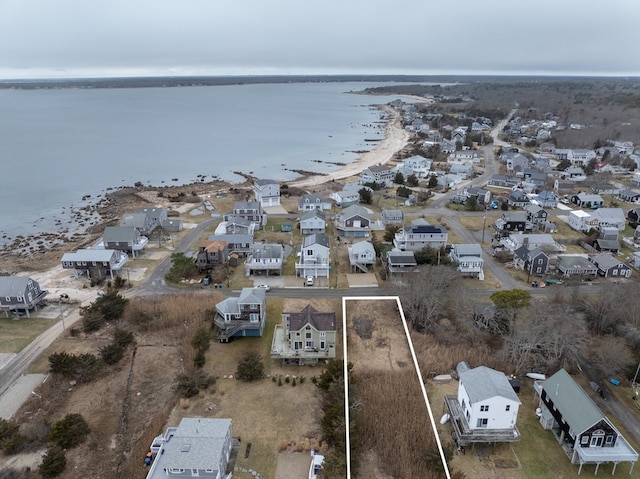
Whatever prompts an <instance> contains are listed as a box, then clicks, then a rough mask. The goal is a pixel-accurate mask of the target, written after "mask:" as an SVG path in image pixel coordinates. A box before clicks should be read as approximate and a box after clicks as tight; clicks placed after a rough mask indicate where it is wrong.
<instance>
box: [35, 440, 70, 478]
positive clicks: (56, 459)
mask: <svg viewBox="0 0 640 479" xmlns="http://www.w3.org/2000/svg"><path fill="white" fill-rule="evenodd" d="M66 466H67V458H66V457H64V452H63V451H62V449H60V448H59V447H53V448H49V449H47V452H46V453H45V455H44V457H43V458H42V463H41V464H40V466H39V467H38V469H39V470H40V474H42V476H43V477H56V476H59V475H60V474H61V473H62V471H64V468H65V467H66Z"/></svg>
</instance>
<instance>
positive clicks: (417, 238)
mask: <svg viewBox="0 0 640 479" xmlns="http://www.w3.org/2000/svg"><path fill="white" fill-rule="evenodd" d="M447 238H448V233H447V230H446V228H444V226H434V225H430V224H429V223H427V222H426V221H425V220H424V219H422V218H418V219H415V220H413V221H412V222H411V226H408V227H406V228H403V229H401V230H400V231H398V232H397V233H396V234H395V236H394V238H393V246H394V248H396V249H399V250H402V251H418V250H420V249H422V248H424V247H426V246H428V247H430V248H434V249H440V248H443V247H444V246H445V245H446V244H447Z"/></svg>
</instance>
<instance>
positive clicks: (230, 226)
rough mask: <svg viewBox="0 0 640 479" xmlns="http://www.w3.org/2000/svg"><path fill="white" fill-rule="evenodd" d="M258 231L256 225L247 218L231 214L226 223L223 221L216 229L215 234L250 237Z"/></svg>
mask: <svg viewBox="0 0 640 479" xmlns="http://www.w3.org/2000/svg"><path fill="white" fill-rule="evenodd" d="M255 229H256V223H253V222H251V221H249V220H248V219H246V218H243V217H241V216H237V215H234V214H231V215H229V216H227V218H226V220H225V221H221V222H220V224H219V225H218V226H217V227H216V231H215V234H217V235H250V236H253V233H254V232H255Z"/></svg>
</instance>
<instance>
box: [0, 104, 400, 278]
mask: <svg viewBox="0 0 640 479" xmlns="http://www.w3.org/2000/svg"><path fill="white" fill-rule="evenodd" d="M379 108H380V109H381V110H383V111H384V112H385V114H386V116H387V118H386V125H385V138H384V139H381V140H380V141H379V142H377V144H376V145H375V148H374V149H372V150H369V151H363V152H361V155H360V157H359V158H358V159H357V160H356V161H354V162H352V163H331V164H334V165H338V166H340V168H339V169H338V170H336V171H333V172H330V173H318V172H311V171H304V170H297V169H292V170H289V171H294V172H295V173H298V174H299V175H300V178H299V179H297V180H294V181H291V182H288V184H289V186H291V187H297V188H303V189H304V188H313V187H314V186H318V185H321V184H323V183H328V182H332V181H336V180H341V179H345V178H350V177H353V176H356V175H358V174H359V173H360V172H361V171H362V170H363V169H364V168H366V167H367V166H372V165H376V164H383V163H387V162H388V161H389V160H390V159H391V158H392V157H393V156H394V155H395V154H396V153H397V152H398V151H400V150H402V149H403V148H404V147H405V146H406V145H407V144H408V141H409V134H408V133H407V132H406V131H405V130H404V128H403V126H402V121H401V116H400V114H399V112H398V111H397V110H395V109H394V108H392V107H390V106H388V105H380V106H379ZM242 177H243V178H245V180H246V181H245V182H243V183H238V184H236V183H228V182H224V181H222V180H219V179H214V180H212V181H210V182H204V181H198V182H194V183H190V184H184V185H180V186H162V187H151V186H146V187H145V186H142V185H138V186H131V187H121V188H118V189H112V190H110V191H108V192H107V193H106V194H105V195H104V196H103V197H102V198H100V199H99V200H97V201H96V202H93V203H90V204H87V205H85V206H82V207H75V208H70V209H69V210H68V211H67V214H68V216H69V217H70V218H71V219H72V221H73V223H75V224H76V225H77V228H75V229H74V228H72V227H63V225H62V220H56V225H57V226H60V230H59V231H57V232H43V233H39V234H36V235H32V236H17V237H16V238H14V239H13V240H12V241H11V243H9V244H8V245H7V246H5V247H3V248H2V250H1V251H0V274H15V273H20V272H31V271H44V270H47V269H50V268H52V267H54V266H57V265H58V264H59V261H60V257H61V256H62V254H63V253H64V252H66V251H74V250H76V249H78V248H86V247H90V246H91V245H93V244H95V242H96V241H97V240H98V239H99V238H100V236H101V235H102V232H103V231H104V228H105V227H106V226H112V225H116V224H118V223H119V221H120V218H121V217H122V215H123V214H124V213H127V212H131V211H135V210H136V209H138V208H142V207H146V206H155V204H154V203H153V202H151V201H150V200H149V199H148V198H145V193H148V192H158V193H159V194H160V196H163V197H165V198H166V197H170V196H176V197H177V196H178V195H181V194H182V199H183V201H184V202H190V201H189V198H190V197H192V196H193V194H194V193H195V194H196V195H199V194H203V193H210V192H211V191H220V192H228V191H230V190H231V189H235V188H251V186H252V184H253V180H255V178H253V177H252V176H251V175H247V174H244V173H243V174H242ZM83 199H84V200H90V199H91V197H90V196H88V195H87V196H85V198H83ZM72 221H69V223H71V222H72ZM5 239H6V237H5Z"/></svg>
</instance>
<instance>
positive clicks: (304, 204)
mask: <svg viewBox="0 0 640 479" xmlns="http://www.w3.org/2000/svg"><path fill="white" fill-rule="evenodd" d="M330 209H331V200H329V199H326V198H323V197H322V196H320V195H318V194H316V193H309V194H306V195H302V198H300V200H299V201H298V211H313V210H330Z"/></svg>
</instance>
